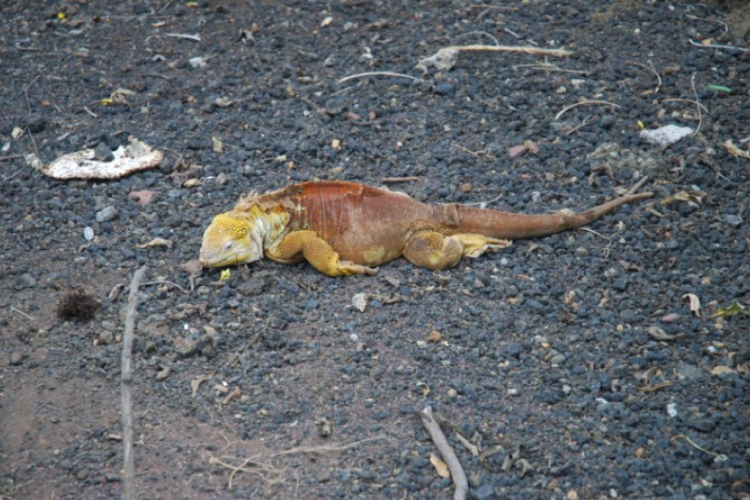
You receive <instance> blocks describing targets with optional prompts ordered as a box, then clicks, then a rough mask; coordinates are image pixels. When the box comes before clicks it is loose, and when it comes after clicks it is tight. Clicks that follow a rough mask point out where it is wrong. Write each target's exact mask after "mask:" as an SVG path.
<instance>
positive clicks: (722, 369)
mask: <svg viewBox="0 0 750 500" xmlns="http://www.w3.org/2000/svg"><path fill="white" fill-rule="evenodd" d="M729 373H736V372H735V371H734V370H732V369H731V368H729V367H728V366H723V365H719V366H715V367H713V368H711V375H727V374H729Z"/></svg>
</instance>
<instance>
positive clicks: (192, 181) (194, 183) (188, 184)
mask: <svg viewBox="0 0 750 500" xmlns="http://www.w3.org/2000/svg"><path fill="white" fill-rule="evenodd" d="M200 185H201V181H200V179H195V178H193V179H188V180H186V181H185V182H183V183H182V187H186V188H191V187H196V186H200Z"/></svg>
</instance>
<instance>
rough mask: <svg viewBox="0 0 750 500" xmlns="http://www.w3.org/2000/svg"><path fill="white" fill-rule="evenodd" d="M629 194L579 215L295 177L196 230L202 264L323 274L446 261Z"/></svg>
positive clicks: (545, 230)
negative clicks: (285, 267)
mask: <svg viewBox="0 0 750 500" xmlns="http://www.w3.org/2000/svg"><path fill="white" fill-rule="evenodd" d="M650 196H652V193H642V194H628V195H625V196H621V197H619V198H616V199H614V200H611V201H609V202H607V203H604V204H602V205H598V206H596V207H594V208H591V209H589V210H586V211H584V212H580V213H558V214H548V215H526V214H516V213H510V212H500V211H497V210H488V209H480V208H472V207H467V206H464V205H458V204H455V203H451V204H447V205H437V206H433V205H426V204H424V203H420V202H418V201H416V200H414V199H413V198H411V197H409V196H407V195H405V194H402V193H397V192H393V191H389V190H387V189H380V188H374V187H371V186H366V185H363V184H354V183H350V182H341V181H323V182H305V183H302V184H292V185H290V186H287V187H285V188H283V189H280V190H278V191H273V192H270V193H266V194H264V195H259V196H258V195H252V196H249V197H247V198H243V199H241V200H240V201H239V203H237V205H236V206H235V207H234V209H233V210H232V211H231V212H227V213H224V214H220V215H217V216H216V217H214V219H213V221H211V224H210V225H209V226H208V228H207V229H206V232H205V233H204V235H203V244H202V246H201V250H200V259H199V260H200V263H201V264H202V265H203V266H204V267H223V266H229V265H232V264H239V263H242V262H254V261H256V260H260V259H262V258H263V257H264V256H266V257H268V258H270V259H273V260H276V261H278V262H283V263H293V262H300V261H302V260H307V261H308V262H309V263H310V264H311V265H312V266H313V267H315V268H316V269H317V270H318V271H320V272H322V273H323V274H326V275H328V276H348V275H351V274H375V271H376V270H375V269H374V268H375V267H377V266H380V265H382V264H385V263H386V262H390V261H392V260H394V259H397V258H399V257H401V256H403V257H406V259H408V260H409V261H410V262H412V263H413V264H415V265H417V266H421V267H426V268H429V269H436V270H437V269H445V268H447V267H452V266H455V265H456V264H457V263H458V262H459V261H460V260H461V258H462V257H464V256H467V257H479V256H480V255H482V254H483V253H484V252H487V251H492V250H499V249H502V248H506V247H508V246H509V245H510V244H511V242H510V241H509V240H516V239H524V238H535V237H539V236H546V235H550V234H554V233H559V232H561V231H565V230H568V229H573V228H577V227H581V226H584V225H586V224H589V223H591V222H592V221H595V220H596V219H599V218H600V217H603V216H604V215H606V214H608V213H609V212H611V211H613V210H615V209H616V208H618V207H620V206H622V205H624V204H626V203H631V202H634V201H638V200H642V199H644V198H649V197H650Z"/></svg>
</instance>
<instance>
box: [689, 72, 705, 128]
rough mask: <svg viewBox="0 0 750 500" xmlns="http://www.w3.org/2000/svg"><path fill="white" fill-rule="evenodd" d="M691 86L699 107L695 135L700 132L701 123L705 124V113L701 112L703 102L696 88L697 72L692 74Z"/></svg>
mask: <svg viewBox="0 0 750 500" xmlns="http://www.w3.org/2000/svg"><path fill="white" fill-rule="evenodd" d="M690 86H691V87H692V88H693V95H694V96H695V106H696V108H698V126H697V127H695V131H694V132H693V137H695V136H696V135H697V134H698V131H699V130H700V129H701V125H702V124H703V114H702V113H701V104H700V101H699V100H698V91H697V90H695V73H693V74H692V75H691V76H690Z"/></svg>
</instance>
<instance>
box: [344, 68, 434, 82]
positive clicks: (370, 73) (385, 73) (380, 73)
mask: <svg viewBox="0 0 750 500" xmlns="http://www.w3.org/2000/svg"><path fill="white" fill-rule="evenodd" d="M368 76H395V77H401V78H410V79H411V80H413V81H419V78H417V77H416V76H411V75H405V74H403V73H394V72H392V71H368V72H367V73H358V74H356V75H350V76H345V77H344V78H341V79H340V80H337V81H336V83H344V82H348V81H349V80H354V79H356V78H366V77H368Z"/></svg>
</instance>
